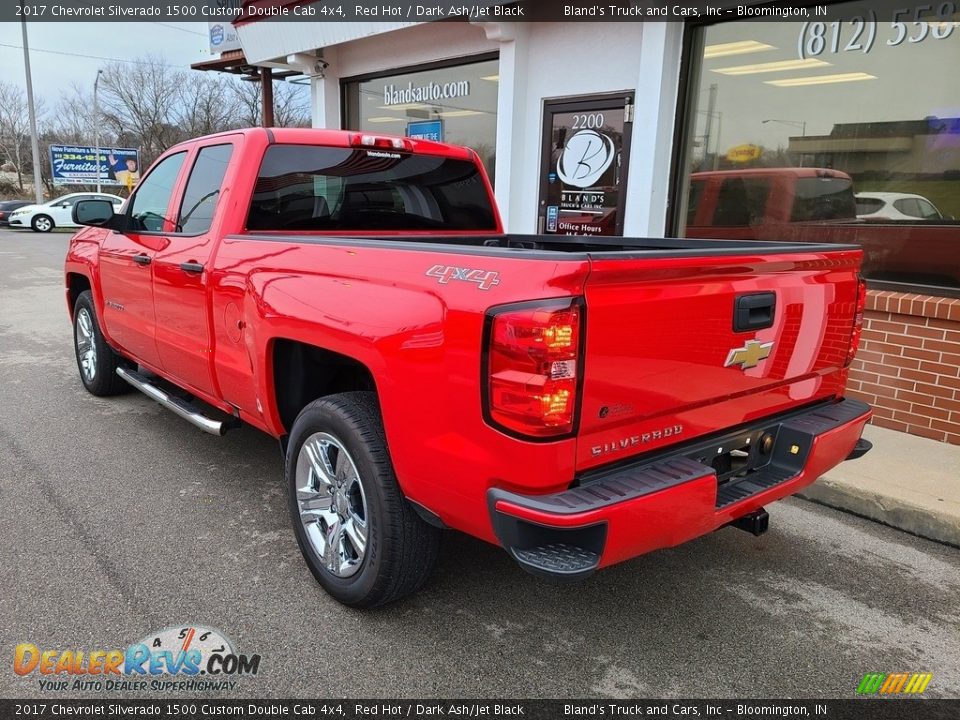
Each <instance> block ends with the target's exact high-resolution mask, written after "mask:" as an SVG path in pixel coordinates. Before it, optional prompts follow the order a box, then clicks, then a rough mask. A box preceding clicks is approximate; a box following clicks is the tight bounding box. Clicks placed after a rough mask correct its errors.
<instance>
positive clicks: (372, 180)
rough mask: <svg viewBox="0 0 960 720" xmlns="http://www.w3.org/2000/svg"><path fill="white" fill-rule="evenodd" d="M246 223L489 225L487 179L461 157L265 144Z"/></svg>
mask: <svg viewBox="0 0 960 720" xmlns="http://www.w3.org/2000/svg"><path fill="white" fill-rule="evenodd" d="M247 228H248V229H249V230H318V231H324V232H336V231H369V232H382V231H390V230H436V231H438V232H443V231H445V230H476V231H483V232H486V231H491V230H495V229H496V220H495V215H494V210H493V205H492V203H491V200H490V196H489V194H488V193H487V188H486V184H485V183H484V182H483V177H482V176H481V175H480V171H479V170H478V168H477V166H476V165H474V164H473V163H472V162H469V161H465V160H451V159H447V158H442V157H435V156H431V155H408V154H406V153H397V152H392V151H384V150H379V149H378V150H370V149H366V148H363V149H360V148H357V149H353V148H331V147H318V146H309V145H307V146H305V145H272V146H270V147H269V148H267V152H266V154H265V155H264V158H263V164H262V165H261V167H260V175H259V177H258V178H257V184H256V186H255V188H254V193H253V201H252V202H251V205H250V213H249V215H248V217H247Z"/></svg>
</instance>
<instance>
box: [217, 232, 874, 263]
mask: <svg viewBox="0 0 960 720" xmlns="http://www.w3.org/2000/svg"><path fill="white" fill-rule="evenodd" d="M244 237H248V238H250V239H255V240H259V241H263V240H275V241H278V242H285V243H310V244H320V245H342V244H349V245H359V246H361V247H379V248H389V247H397V248H403V249H409V250H415V249H418V248H419V249H427V248H429V249H432V250H435V251H439V252H462V253H469V254H477V253H479V254H489V255H493V256H503V255H506V256H508V257H516V256H518V255H526V256H529V257H531V258H542V259H554V260H556V259H563V258H568V259H577V260H584V259H586V258H587V256H588V255H594V256H596V255H598V254H602V255H614V254H616V255H618V256H623V257H636V258H682V257H723V256H729V255H738V254H750V255H771V254H779V253H822V252H836V251H839V250H856V249H858V246H857V245H852V244H838V243H785V242H777V241H766V240H708V239H700V238H628V237H599V236H579V235H522V234H513V233H510V234H504V235H494V234H480V235H474V234H469V235H465V234H458V235H425V234H424V235H417V234H405V235H373V234H370V235H367V234H364V235H335V236H331V235H320V234H312V233H309V234H308V233H290V234H287V233H259V232H253V233H248V234H246V235H234V236H231V239H242V238H244ZM504 251H506V252H504Z"/></svg>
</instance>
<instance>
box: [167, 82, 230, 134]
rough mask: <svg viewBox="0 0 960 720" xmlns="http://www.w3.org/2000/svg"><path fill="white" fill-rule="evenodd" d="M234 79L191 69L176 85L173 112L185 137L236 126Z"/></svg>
mask: <svg viewBox="0 0 960 720" xmlns="http://www.w3.org/2000/svg"><path fill="white" fill-rule="evenodd" d="M234 84H235V81H234V80H233V78H228V77H225V76H223V75H221V74H219V73H192V74H190V75H188V76H187V77H186V78H184V80H183V82H182V83H180V85H179V87H178V88H177V105H176V109H175V110H174V116H175V119H176V123H177V126H178V127H179V128H180V129H181V130H183V131H184V132H185V133H186V134H187V136H188V137H197V136H199V135H209V134H210V133H215V132H220V131H222V130H229V129H230V128H233V127H237V126H238V125H239V124H240V123H239V122H238V117H237V116H238V114H239V108H238V99H237V95H236V93H235V92H234V90H233V85H234Z"/></svg>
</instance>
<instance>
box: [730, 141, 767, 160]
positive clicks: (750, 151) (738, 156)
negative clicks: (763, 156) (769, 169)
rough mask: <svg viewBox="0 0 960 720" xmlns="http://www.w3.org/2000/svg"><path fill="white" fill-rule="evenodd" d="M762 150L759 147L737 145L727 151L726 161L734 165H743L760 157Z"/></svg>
mask: <svg viewBox="0 0 960 720" xmlns="http://www.w3.org/2000/svg"><path fill="white" fill-rule="evenodd" d="M761 152H762V150H761V149H760V146H759V145H737V146H736V147H732V148H730V149H729V150H727V160H729V161H730V162H735V163H745V162H750V161H751V160H756V159H757V158H759V157H760V153H761Z"/></svg>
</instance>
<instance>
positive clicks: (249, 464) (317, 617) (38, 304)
mask: <svg viewBox="0 0 960 720" xmlns="http://www.w3.org/2000/svg"><path fill="white" fill-rule="evenodd" d="M68 239H69V235H67V234H62V233H54V234H49V235H40V234H35V233H31V232H19V231H12V230H8V229H3V230H0V527H2V529H3V542H2V544H0V588H2V589H0V648H2V652H3V654H4V656H5V660H4V665H5V670H4V671H3V672H0V695H2V696H4V697H36V696H37V695H38V694H39V690H38V686H37V680H36V677H30V678H20V677H16V676H14V674H13V673H12V672H11V671H10V664H9V663H10V660H11V656H12V653H13V648H14V646H15V645H16V644H18V643H22V642H32V643H34V644H36V645H37V646H39V647H41V648H81V649H110V648H123V647H126V646H127V645H128V644H130V643H132V642H135V641H137V640H139V639H140V638H143V637H144V636H146V635H148V633H150V632H151V631H156V630H160V629H162V628H165V627H168V626H185V625H188V624H190V625H195V624H200V625H204V626H208V627H213V628H217V629H219V630H221V631H222V632H223V633H224V634H225V635H226V636H227V637H229V638H231V639H232V640H233V641H234V643H235V645H236V647H237V648H238V649H239V650H240V651H242V652H245V653H248V654H249V653H259V654H260V655H261V656H262V662H261V665H260V672H259V675H258V676H257V677H253V678H244V679H241V680H240V681H239V682H238V686H237V688H236V689H235V690H233V691H231V692H226V693H224V694H223V695H224V696H225V697H234V696H235V697H259V696H263V697H289V696H307V695H310V696H328V697H388V696H399V697H431V696H446V697H458V696H460V697H463V696H467V697H483V696H492V697H584V696H612V697H625V696H633V697H660V696H673V697H681V696H687V697H690V696H697V697H823V696H828V697H852V696H853V694H854V690H855V688H856V686H857V683H858V682H859V679H860V678H861V677H862V676H863V674H864V673H866V672H914V671H916V672H921V671H922V672H931V673H933V680H932V682H931V684H930V686H929V688H928V690H927V693H926V695H927V696H931V697H956V696H957V695H958V694H960V644H958V643H957V628H958V627H960V600H958V598H960V551H958V550H957V549H956V548H951V547H947V546H943V545H938V544H936V543H932V542H928V541H926V540H922V539H919V538H916V537H913V536H911V535H907V534H904V533H901V532H899V531H896V530H893V529H890V528H887V527H884V526H882V525H878V524H875V523H873V522H870V521H867V520H863V519H860V518H857V517H854V516H850V515H845V514H843V513H840V512H836V511H834V510H830V509H827V508H824V507H821V506H818V505H814V504H810V503H807V502H805V501H802V500H798V499H791V500H788V501H785V502H782V503H779V504H777V505H775V506H771V507H770V508H768V510H769V511H770V516H771V528H770V531H769V532H768V533H767V534H766V535H764V536H763V537H760V538H754V537H752V536H750V535H748V534H746V533H743V532H740V531H738V530H735V529H724V530H721V531H719V532H717V533H714V534H712V535H710V536H707V537H704V538H701V539H699V540H697V541H695V542H692V543H689V544H687V545H684V546H682V547H678V548H675V549H671V550H665V551H661V552H657V553H653V554H651V555H648V556H645V557H642V558H640V559H638V560H635V561H632V562H628V563H625V564H623V565H620V566H617V567H614V568H611V569H609V570H607V571H605V572H603V573H601V574H599V575H597V576H596V577H594V578H593V579H591V580H589V581H587V582H585V583H581V584H577V585H556V584H550V583H547V582H544V581H542V580H538V579H536V578H534V577H531V576H529V575H527V574H525V573H523V572H522V571H521V570H519V569H518V568H517V567H516V565H515V564H514V563H513V562H512V561H511V560H510V559H509V558H508V557H507V555H506V554H505V553H504V552H503V551H502V550H500V549H498V548H495V547H492V546H488V545H484V544H482V543H480V542H478V541H474V540H471V539H468V538H466V537H464V536H460V535H457V534H454V533H450V534H449V535H448V536H447V537H446V538H445V542H444V545H443V549H442V554H441V562H440V567H439V570H438V573H437V575H436V577H435V578H434V579H433V580H432V582H431V583H430V584H429V585H428V586H427V587H426V588H425V589H424V590H423V591H422V592H420V593H419V594H418V595H416V596H414V597H413V598H410V599H407V600H405V601H402V602H400V603H397V604H395V605H392V606H389V607H387V608H384V609H381V610H377V611H373V612H357V611H353V610H349V609H346V608H344V607H342V606H340V605H338V604H336V603H335V602H334V601H333V600H331V599H330V598H329V597H328V596H327V595H326V594H325V593H324V592H323V591H322V590H321V589H320V587H319V586H318V585H316V584H315V582H314V580H313V578H312V576H311V575H310V573H309V571H308V570H307V568H306V566H305V565H304V563H303V562H302V561H301V558H300V554H299V551H298V549H297V546H296V543H295V541H294V538H293V535H292V532H291V530H290V523H289V518H288V516H287V509H286V501H285V496H284V487H283V483H282V467H281V458H280V453H279V449H278V447H277V444H276V443H275V441H273V440H272V439H270V438H269V437H267V436H265V435H262V434H260V433H258V432H256V431H254V430H252V429H248V428H243V429H240V430H238V431H235V432H231V433H229V434H228V435H227V436H226V437H224V438H215V437H212V436H209V435H205V434H203V433H201V432H199V431H198V430H196V429H194V428H193V427H191V426H190V425H188V424H187V423H186V422H184V421H182V420H180V419H178V418H177V417H175V416H174V415H173V414H171V413H169V412H167V411H166V410H164V409H162V408H161V407H160V406H159V405H157V404H156V403H154V402H152V401H151V400H148V399H147V398H146V397H144V396H142V395H140V394H138V393H130V394H128V395H124V396H121V397H119V398H113V399H98V398H94V397H92V396H90V395H88V394H87V393H86V392H84V390H83V388H82V386H81V384H80V381H79V379H78V377H77V368H76V364H75V362H74V359H73V352H72V337H71V330H70V323H69V320H68V318H67V314H66V311H65V304H64V299H63V279H62V261H63V256H64V251H65V248H66V245H67V242H68ZM451 482H455V479H451Z"/></svg>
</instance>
